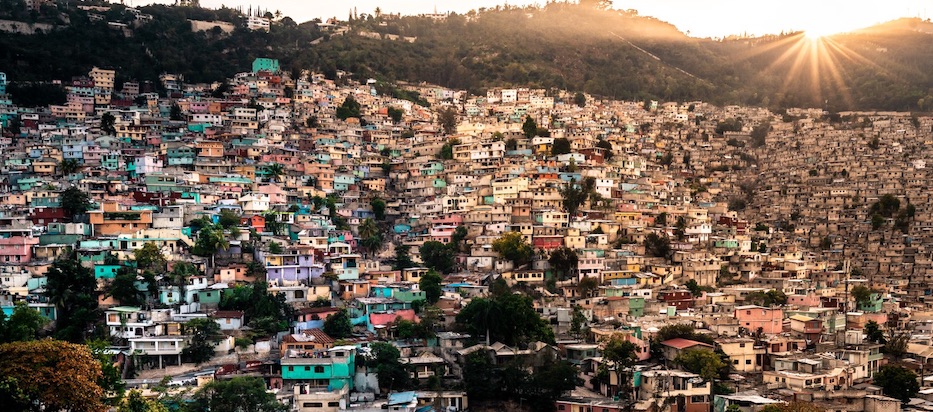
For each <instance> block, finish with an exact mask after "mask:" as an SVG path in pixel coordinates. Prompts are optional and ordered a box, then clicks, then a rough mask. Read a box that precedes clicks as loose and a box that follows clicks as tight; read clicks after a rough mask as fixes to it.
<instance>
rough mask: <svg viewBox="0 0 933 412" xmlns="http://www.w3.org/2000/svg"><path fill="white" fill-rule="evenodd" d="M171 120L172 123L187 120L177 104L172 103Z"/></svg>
mask: <svg viewBox="0 0 933 412" xmlns="http://www.w3.org/2000/svg"><path fill="white" fill-rule="evenodd" d="M169 120H172V121H182V120H185V116H184V115H183V114H182V113H181V107H180V106H178V104H177V103H172V108H171V109H170V110H169Z"/></svg>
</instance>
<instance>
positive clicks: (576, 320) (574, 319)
mask: <svg viewBox="0 0 933 412" xmlns="http://www.w3.org/2000/svg"><path fill="white" fill-rule="evenodd" d="M588 321H589V319H587V318H586V315H584V314H583V310H581V309H580V305H574V307H573V314H572V315H571V316H570V334H571V335H573V336H574V337H575V338H577V339H579V338H580V335H581V334H582V333H583V327H584V326H586V323H587V322H588Z"/></svg>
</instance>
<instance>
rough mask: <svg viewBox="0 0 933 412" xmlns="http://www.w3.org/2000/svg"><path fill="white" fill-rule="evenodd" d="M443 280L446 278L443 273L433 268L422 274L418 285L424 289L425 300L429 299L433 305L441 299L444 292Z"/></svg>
mask: <svg viewBox="0 0 933 412" xmlns="http://www.w3.org/2000/svg"><path fill="white" fill-rule="evenodd" d="M443 281H444V279H443V278H442V277H441V275H440V274H438V273H437V272H435V271H433V270H429V271H428V273H425V274H424V275H422V276H421V280H420V281H419V282H418V286H419V288H420V289H421V290H422V291H424V295H425V300H427V301H428V303H429V304H432V305H433V304H435V303H437V301H438V299H440V297H441V295H442V294H443V293H444V291H443V289H442V287H441V282H443Z"/></svg>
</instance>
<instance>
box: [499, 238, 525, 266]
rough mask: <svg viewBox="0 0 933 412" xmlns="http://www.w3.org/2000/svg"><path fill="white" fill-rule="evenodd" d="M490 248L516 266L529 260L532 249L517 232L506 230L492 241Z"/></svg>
mask: <svg viewBox="0 0 933 412" xmlns="http://www.w3.org/2000/svg"><path fill="white" fill-rule="evenodd" d="M492 250H493V251H495V252H496V253H498V254H499V255H500V256H502V257H503V258H505V259H508V260H511V261H512V263H514V264H515V265H516V266H521V265H524V264H526V263H529V262H531V257H532V256H533V255H534V249H533V248H532V247H531V245H530V244H528V242H527V241H526V240H525V238H524V237H522V234H521V233H519V232H508V233H505V234H503V235H502V236H500V237H499V238H498V239H496V240H494V241H493V242H492Z"/></svg>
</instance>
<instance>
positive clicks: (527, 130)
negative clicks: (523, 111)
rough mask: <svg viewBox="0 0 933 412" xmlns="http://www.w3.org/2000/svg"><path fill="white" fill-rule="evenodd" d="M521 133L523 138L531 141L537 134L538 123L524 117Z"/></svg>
mask: <svg viewBox="0 0 933 412" xmlns="http://www.w3.org/2000/svg"><path fill="white" fill-rule="evenodd" d="M522 133H524V134H525V137H526V138H528V139H531V138H532V137H535V136H536V135H537V134H538V123H537V122H535V119H532V118H531V116H525V122H524V123H522Z"/></svg>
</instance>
